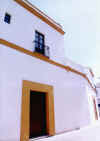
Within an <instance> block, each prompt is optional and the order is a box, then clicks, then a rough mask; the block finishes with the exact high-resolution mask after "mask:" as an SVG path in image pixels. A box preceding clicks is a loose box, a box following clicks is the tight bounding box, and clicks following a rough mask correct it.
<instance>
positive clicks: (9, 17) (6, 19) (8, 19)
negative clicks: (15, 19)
mask: <svg viewBox="0 0 100 141" xmlns="http://www.w3.org/2000/svg"><path fill="white" fill-rule="evenodd" d="M4 21H5V22H6V23H8V24H10V21H11V15H9V14H8V13H6V14H5V17H4Z"/></svg>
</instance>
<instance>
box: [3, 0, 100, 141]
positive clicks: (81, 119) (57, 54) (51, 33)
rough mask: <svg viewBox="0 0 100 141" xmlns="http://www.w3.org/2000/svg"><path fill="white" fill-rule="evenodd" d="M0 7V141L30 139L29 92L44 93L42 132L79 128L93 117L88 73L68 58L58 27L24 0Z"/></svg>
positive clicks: (92, 88) (7, 1) (6, 1)
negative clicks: (43, 123) (43, 128)
mask: <svg viewBox="0 0 100 141" xmlns="http://www.w3.org/2000/svg"><path fill="white" fill-rule="evenodd" d="M0 9H1V12H0V17H1V18H0V60H1V63H0V64H1V69H0V83H1V85H0V91H1V94H0V112H1V113H0V115H1V116H0V140H2V141H3V140H4V141H6V140H10V141H24V140H28V139H29V138H30V130H31V129H30V127H31V124H32V123H31V117H30V111H31V110H30V106H31V102H30V100H31V99H30V95H32V94H33V92H34V93H35V94H37V93H40V94H41V95H45V98H43V97H42V99H44V101H45V104H44V105H45V106H44V107H45V111H46V112H45V113H46V114H45V124H46V127H45V128H46V129H45V133H44V134H42V135H48V136H52V135H55V134H61V133H63V132H67V131H71V130H75V129H79V128H82V127H84V126H87V125H89V124H91V123H92V122H93V121H94V120H96V119H97V118H98V111H97V107H96V106H97V104H96V98H95V97H96V90H95V86H94V84H93V81H92V80H91V78H92V76H88V75H87V74H86V72H85V69H84V67H82V66H81V65H77V64H75V63H72V62H70V61H68V60H67V61H66V58H65V55H64V45H63V44H64V31H63V29H62V27H61V26H60V25H59V24H57V23H56V22H54V21H53V20H52V19H51V18H49V17H48V16H46V15H45V14H44V13H42V12H41V11H40V10H38V9H37V8H36V7H34V6H32V5H31V4H30V3H28V2H27V1H22V0H2V1H1V2H0ZM88 74H89V73H88ZM37 99H38V97H37ZM93 99H94V101H95V108H94V103H93ZM37 103H38V101H37ZM42 105H43V104H42ZM42 105H41V106H42ZM37 109H38V106H37ZM43 110H44V109H43ZM35 112H36V111H34V116H35V115H36V113H35ZM37 114H39V113H37ZM39 116H41V115H39ZM36 118H37V117H36ZM42 122H43V121H42ZM34 126H35V125H34ZM37 126H38V125H36V126H35V127H37ZM41 129H42V128H41ZM32 130H34V129H32ZM37 136H39V135H37ZM33 137H34V136H33Z"/></svg>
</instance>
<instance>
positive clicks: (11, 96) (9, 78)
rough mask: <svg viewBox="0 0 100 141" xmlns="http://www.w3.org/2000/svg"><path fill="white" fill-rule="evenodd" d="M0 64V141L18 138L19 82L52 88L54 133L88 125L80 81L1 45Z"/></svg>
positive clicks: (80, 78) (81, 78)
mask: <svg viewBox="0 0 100 141" xmlns="http://www.w3.org/2000/svg"><path fill="white" fill-rule="evenodd" d="M0 61H1V63H0V65H1V67H0V72H1V73H0V76H1V77H0V80H1V81H0V84H1V85H0V92H1V94H0V105H1V106H0V112H1V114H0V115H2V116H0V139H2V140H3V139H17V138H19V136H20V117H21V95H22V80H29V81H33V82H39V83H44V84H49V85H52V86H54V102H55V126H56V133H60V132H63V131H66V130H72V129H75V128H79V127H83V126H86V125H87V124H89V123H90V112H89V105H88V98H87V95H86V88H85V82H86V81H85V79H84V78H83V77H81V76H79V75H77V74H74V73H71V72H67V71H66V70H63V69H61V68H59V67H56V66H54V65H51V64H48V63H46V62H44V61H41V60H39V59H36V58H34V57H31V56H28V55H25V54H22V53H20V52H17V51H16V50H13V49H10V48H8V47H5V46H3V45H0ZM40 70H41V72H40ZM37 74H38V77H37Z"/></svg>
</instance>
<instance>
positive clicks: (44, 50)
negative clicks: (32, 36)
mask: <svg viewBox="0 0 100 141" xmlns="http://www.w3.org/2000/svg"><path fill="white" fill-rule="evenodd" d="M34 52H37V53H40V54H42V55H43V56H45V57H48V58H50V48H49V46H46V45H45V44H41V43H40V42H37V41H34Z"/></svg>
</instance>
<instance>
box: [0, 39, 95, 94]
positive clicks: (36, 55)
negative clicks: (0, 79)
mask: <svg viewBox="0 0 100 141" xmlns="http://www.w3.org/2000/svg"><path fill="white" fill-rule="evenodd" d="M0 44H2V45H5V47H10V48H12V49H15V50H17V51H19V52H22V53H24V54H27V55H30V56H32V57H35V58H37V59H40V60H43V61H45V62H47V63H49V64H52V65H55V66H57V67H60V68H62V69H65V70H66V71H70V72H73V73H76V74H78V75H80V76H82V77H83V78H85V79H86V80H87V81H88V83H89V84H90V86H91V88H92V89H93V90H94V91H95V92H96V89H95V88H94V87H93V86H92V83H91V82H90V80H89V79H88V77H87V76H86V75H85V74H84V73H82V72H79V71H77V70H75V69H73V68H71V67H69V66H65V65H62V64H60V63H57V62H55V61H53V60H50V59H48V58H47V57H45V56H43V55H41V54H39V53H36V52H31V51H29V50H27V49H24V48H23V47H20V46H18V45H15V44H13V43H11V42H8V41H6V40H3V39H0Z"/></svg>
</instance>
